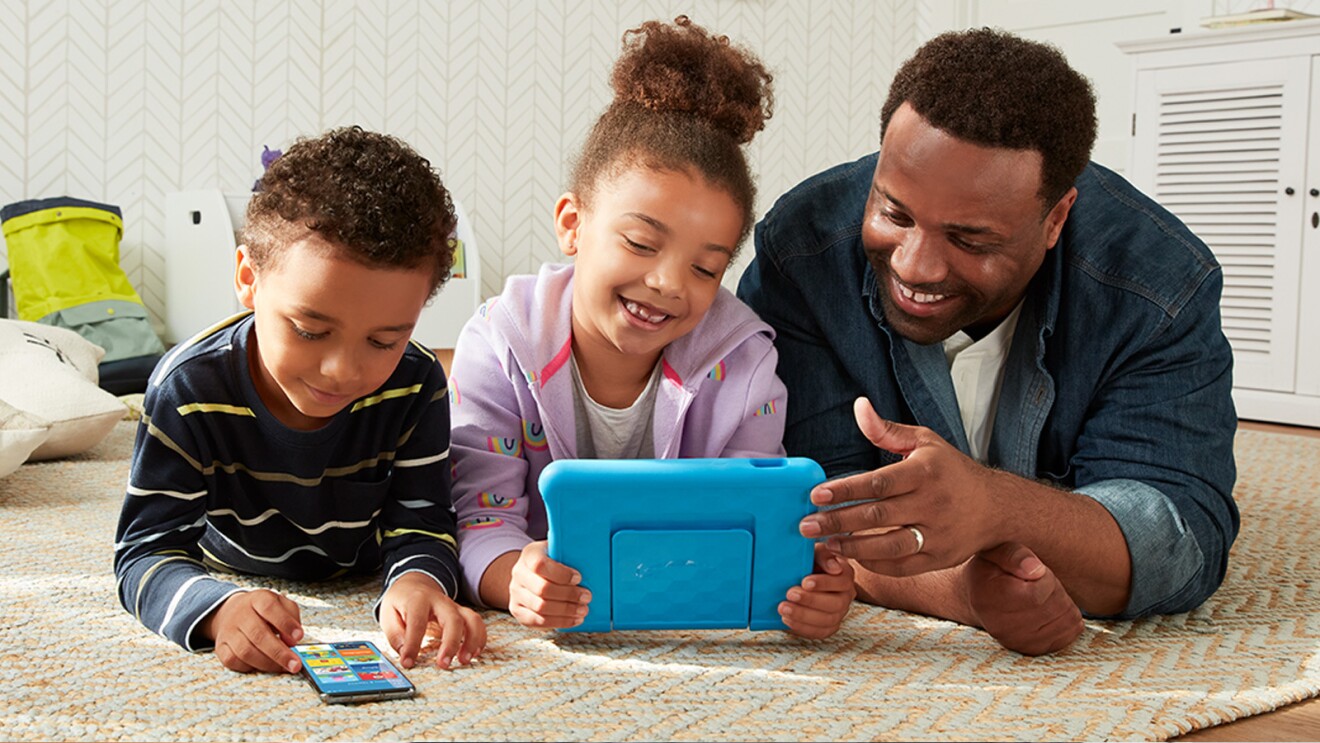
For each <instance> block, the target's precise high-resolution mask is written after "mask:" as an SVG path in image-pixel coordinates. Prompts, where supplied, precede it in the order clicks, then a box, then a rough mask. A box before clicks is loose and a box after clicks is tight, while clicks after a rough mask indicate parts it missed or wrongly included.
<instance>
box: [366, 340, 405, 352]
mask: <svg viewBox="0 0 1320 743" xmlns="http://www.w3.org/2000/svg"><path fill="white" fill-rule="evenodd" d="M367 342H368V343H370V344H371V347H372V348H376V349H379V350H381V351H388V350H390V349H391V348H395V347H396V346H398V345H399V342H398V341H391V342H389V343H386V342H384V341H378V340H376V339H375V338H368V339H367Z"/></svg>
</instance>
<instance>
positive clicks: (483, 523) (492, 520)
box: [459, 516, 504, 529]
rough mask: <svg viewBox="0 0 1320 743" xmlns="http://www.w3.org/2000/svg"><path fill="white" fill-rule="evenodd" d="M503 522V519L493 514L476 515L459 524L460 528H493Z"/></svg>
mask: <svg viewBox="0 0 1320 743" xmlns="http://www.w3.org/2000/svg"><path fill="white" fill-rule="evenodd" d="M503 523H504V519H501V518H497V517H495V516H478V517H476V518H475V519H468V520H467V521H464V522H463V523H462V524H459V528H460V529H494V528H495V527H497V526H500V525H502V524H503Z"/></svg>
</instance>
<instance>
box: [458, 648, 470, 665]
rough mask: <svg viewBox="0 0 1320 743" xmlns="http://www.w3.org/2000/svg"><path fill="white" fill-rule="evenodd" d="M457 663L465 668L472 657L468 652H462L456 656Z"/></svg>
mask: <svg viewBox="0 0 1320 743" xmlns="http://www.w3.org/2000/svg"><path fill="white" fill-rule="evenodd" d="M458 662H459V663H462V664H463V665H465V666H466V665H467V664H469V663H471V662H472V656H471V655H469V654H468V651H466V650H464V651H463V652H461V653H459V654H458Z"/></svg>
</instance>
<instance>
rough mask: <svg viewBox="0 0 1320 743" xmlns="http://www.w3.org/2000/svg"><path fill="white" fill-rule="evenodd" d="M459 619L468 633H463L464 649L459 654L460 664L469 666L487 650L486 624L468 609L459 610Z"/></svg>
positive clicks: (479, 616)
mask: <svg viewBox="0 0 1320 743" xmlns="http://www.w3.org/2000/svg"><path fill="white" fill-rule="evenodd" d="M459 617H460V618H461V619H462V620H463V625H464V626H465V627H466V628H467V631H466V632H464V633H463V649H462V650H460V651H459V652H458V662H459V663H462V664H464V665H467V664H468V663H471V662H472V659H473V658H476V657H477V656H478V655H481V651H483V650H485V649H486V622H485V621H484V620H482V618H481V615H480V614H478V613H476V612H475V611H471V610H468V609H459Z"/></svg>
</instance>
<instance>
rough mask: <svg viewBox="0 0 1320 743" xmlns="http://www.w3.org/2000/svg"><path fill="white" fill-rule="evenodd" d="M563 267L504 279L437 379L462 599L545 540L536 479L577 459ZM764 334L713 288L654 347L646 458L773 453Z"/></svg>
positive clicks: (774, 392)
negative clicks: (446, 432) (448, 408)
mask: <svg viewBox="0 0 1320 743" xmlns="http://www.w3.org/2000/svg"><path fill="white" fill-rule="evenodd" d="M572 304H573V267H572V266H571V265H547V266H544V267H542V268H541V272H540V273H539V274H537V275H536V276H513V277H510V278H509V280H508V283H507V284H505V287H504V292H503V293H502V294H500V295H499V296H498V297H495V298H493V299H490V300H489V301H487V302H486V303H485V304H484V305H482V306H481V308H480V309H478V310H477V314H476V315H474V316H473V317H472V319H471V320H469V321H468V323H467V325H465V326H464V327H463V332H462V333H461V334H460V335H459V338H458V345H457V348H456V349H455V350H454V361H453V370H452V373H451V374H450V377H449V395H450V400H451V403H452V413H451V415H452V420H453V435H452V443H451V446H452V453H451V460H450V461H451V462H452V466H453V474H454V484H453V498H454V507H455V509H456V510H457V511H458V522H459V523H458V526H459V529H458V544H459V562H460V563H461V564H462V567H463V576H464V579H465V582H466V586H467V588H466V590H467V592H468V595H469V597H470V598H471V599H472V600H473V601H476V602H478V605H480V603H479V601H480V600H479V597H478V596H477V589H478V586H480V584H481V576H482V575H483V574H484V573H485V572H486V568H487V567H488V566H489V565H490V563H491V562H492V561H494V559H495V558H496V557H499V556H500V555H501V554H504V553H505V552H510V551H520V550H522V548H523V547H524V546H526V545H527V544H529V543H531V542H533V541H537V540H541V539H545V536H546V520H545V506H544V505H543V504H542V502H541V491H540V489H539V488H538V487H537V478H539V477H540V475H541V470H543V469H545V467H546V465H548V464H550V463H551V462H553V461H554V460H556V459H573V458H575V457H576V456H577V425H576V421H575V419H574V408H573V378H572V373H571V371H570V369H569V363H568V361H569V357H570V356H571V353H572V350H571V349H572V344H571V341H572V338H571V335H572V325H571V319H570V317H571V308H572ZM773 339H774V331H773V330H771V329H770V326H769V325H766V324H765V323H764V322H761V320H760V319H759V318H758V317H757V316H756V313H754V312H752V310H751V309H750V308H748V307H747V306H746V305H745V304H743V303H742V302H740V301H739V300H738V298H737V297H735V296H733V294H732V293H731V292H729V291H728V290H727V289H723V288H721V289H720V290H719V293H718V294H717V295H716V297H715V301H714V302H713V303H712V304H711V307H710V310H709V311H708V312H707V313H706V316H705V317H703V318H702V319H701V322H699V323H698V324H697V326H696V327H695V328H693V329H692V332H690V333H688V334H687V335H685V336H683V337H682V338H679V339H678V340H676V341H674V342H673V343H671V344H669V346H668V347H666V348H665V350H664V354H663V355H662V357H661V371H662V378H661V380H660V388H659V389H658V390H657V392H656V401H655V417H654V429H653V435H654V440H655V450H656V456H657V457H658V458H660V459H677V458H680V457H766V456H782V455H783V453H784V446H783V436H784V404H785V400H786V397H787V395H786V391H785V389H784V384H783V383H782V382H780V381H779V377H777V376H776V375H775V365H776V364H777V363H778V360H779V357H778V354H777V353H776V352H775V348H774V345H773V344H772V340H773Z"/></svg>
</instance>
